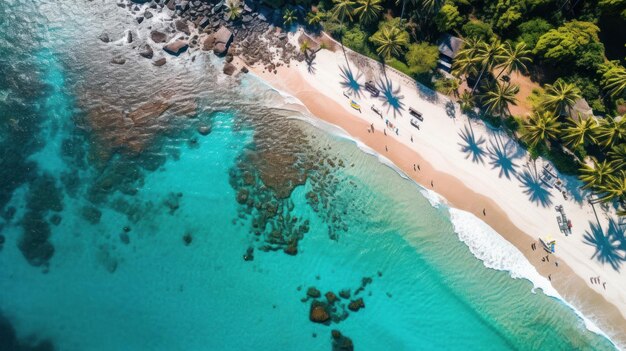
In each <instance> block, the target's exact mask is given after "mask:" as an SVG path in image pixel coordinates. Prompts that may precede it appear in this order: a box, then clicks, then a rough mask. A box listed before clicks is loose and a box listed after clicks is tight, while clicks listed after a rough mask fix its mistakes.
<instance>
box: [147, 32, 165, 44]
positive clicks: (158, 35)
mask: <svg viewBox="0 0 626 351" xmlns="http://www.w3.org/2000/svg"><path fill="white" fill-rule="evenodd" d="M150 39H152V41H153V42H155V43H157V44H159V43H165V42H166V41H167V34H165V33H163V32H159V31H158V30H153V31H152V32H150Z"/></svg>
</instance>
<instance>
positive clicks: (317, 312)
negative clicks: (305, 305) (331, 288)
mask: <svg viewBox="0 0 626 351" xmlns="http://www.w3.org/2000/svg"><path fill="white" fill-rule="evenodd" d="M309 319H310V320H311V322H314V323H322V324H324V323H328V322H329V321H330V314H329V313H328V311H326V307H325V306H324V305H323V304H322V303H320V302H318V301H313V303H312V304H311V310H310V311H309Z"/></svg>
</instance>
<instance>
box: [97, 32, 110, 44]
mask: <svg viewBox="0 0 626 351" xmlns="http://www.w3.org/2000/svg"><path fill="white" fill-rule="evenodd" d="M98 39H100V40H102V41H103V42H105V43H108V42H110V41H111V38H109V34H107V33H102V34H100V35H99V36H98Z"/></svg>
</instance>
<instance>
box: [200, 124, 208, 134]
mask: <svg viewBox="0 0 626 351" xmlns="http://www.w3.org/2000/svg"><path fill="white" fill-rule="evenodd" d="M198 133H200V135H209V133H211V127H210V126H204V125H203V126H199V127H198Z"/></svg>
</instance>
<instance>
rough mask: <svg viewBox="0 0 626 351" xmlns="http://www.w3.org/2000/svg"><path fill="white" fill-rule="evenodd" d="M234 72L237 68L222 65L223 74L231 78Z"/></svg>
mask: <svg viewBox="0 0 626 351" xmlns="http://www.w3.org/2000/svg"><path fill="white" fill-rule="evenodd" d="M236 70H237V67H235V65H233V64H232V63H230V62H227V63H226V64H224V74H227V75H229V76H232V75H233V74H234V73H235V71H236Z"/></svg>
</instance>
